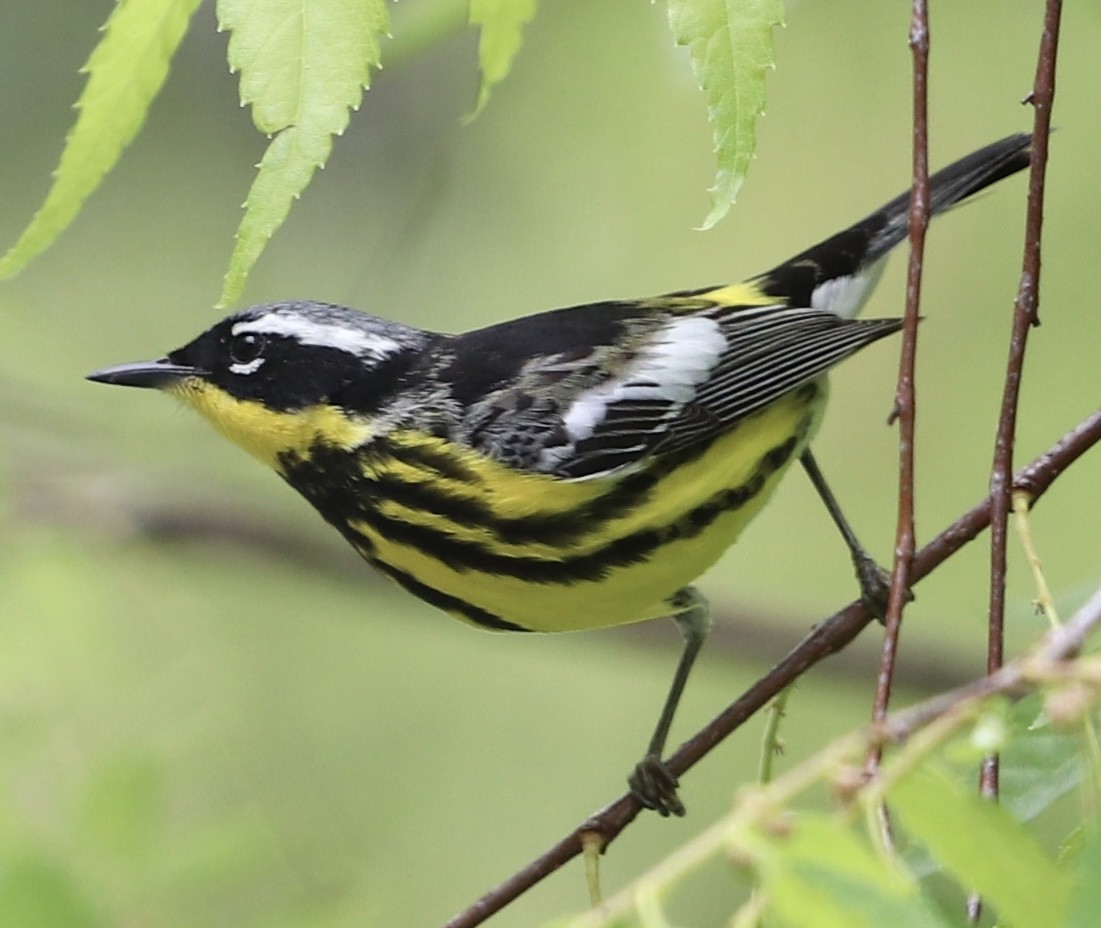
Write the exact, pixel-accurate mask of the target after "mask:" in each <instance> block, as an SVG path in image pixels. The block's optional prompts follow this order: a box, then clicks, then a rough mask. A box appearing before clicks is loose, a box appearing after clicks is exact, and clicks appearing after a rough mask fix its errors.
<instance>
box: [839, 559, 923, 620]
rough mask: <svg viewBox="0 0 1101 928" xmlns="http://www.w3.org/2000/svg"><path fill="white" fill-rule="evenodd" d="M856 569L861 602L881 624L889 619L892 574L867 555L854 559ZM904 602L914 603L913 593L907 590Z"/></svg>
mask: <svg viewBox="0 0 1101 928" xmlns="http://www.w3.org/2000/svg"><path fill="white" fill-rule="evenodd" d="M853 564H854V566H855V567H856V579H857V582H858V583H859V584H860V601H861V602H862V603H864V605H865V606H866V607H867V608H868V611H869V612H870V613H871V614H872V615H874V616H875V617H876V618H877V619H878V620H879V621H880V622H883V621H884V620H885V619H886V618H887V601H888V600H889V599H890V596H891V573H890V571H888V570H886V569H885V568H883V567H880V566H879V565H878V564H877V563H876V562H875V561H873V560H872V559H871V558H870V557H868V556H867V555H864V556H863V557H855V558H853ZM903 600H904V601H905V602H908V603H912V602H913V601H914V594H913V592H912V591H911V590H910V589H909V588H907V589H906V590H905V591H904V592H903Z"/></svg>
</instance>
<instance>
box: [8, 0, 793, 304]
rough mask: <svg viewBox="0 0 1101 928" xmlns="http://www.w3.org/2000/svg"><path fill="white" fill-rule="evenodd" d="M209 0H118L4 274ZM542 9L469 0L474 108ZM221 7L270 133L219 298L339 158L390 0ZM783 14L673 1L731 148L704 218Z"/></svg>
mask: <svg viewBox="0 0 1101 928" xmlns="http://www.w3.org/2000/svg"><path fill="white" fill-rule="evenodd" d="M198 3H199V0H119V3H118V5H117V7H116V8H115V10H114V12H113V13H112V14H111V16H110V18H109V19H108V21H107V25H106V27H105V28H104V32H103V38H102V39H101V41H100V43H99V45H98V46H97V47H96V48H95V50H94V51H93V52H92V54H91V57H90V58H89V59H88V63H87V64H86V65H85V67H84V71H85V72H86V73H87V74H88V83H87V85H86V86H85V89H84V92H83V93H82V94H81V97H80V99H79V100H78V102H77V110H78V117H77V121H76V124H75V125H74V127H73V129H72V131H71V132H70V134H69V137H68V139H67V140H66V144H65V148H64V150H63V152H62V155H61V160H60V163H59V164H58V167H57V170H56V171H55V174H54V183H53V185H52V186H51V188H50V190H49V192H48V194H47V196H46V199H45V202H44V203H43V205H42V207H41V208H40V209H39V210H38V212H37V213H36V214H35V216H34V218H33V219H32V220H31V222H30V224H29V225H28V226H27V227H26V229H25V230H24V231H23V233H22V234H21V235H20V236H19V239H18V240H17V241H16V243H15V244H14V245H13V246H12V248H11V249H10V250H9V251H8V252H7V253H6V254H5V255H3V257H0V277H5V276H11V275H13V274H15V273H17V272H18V271H19V270H20V269H22V268H23V267H24V266H25V265H26V264H27V263H28V262H29V261H31V260H32V259H33V258H34V257H35V256H37V255H38V254H40V253H41V252H42V251H44V250H45V249H46V248H48V247H49V246H50V245H51V244H52V243H53V242H54V241H55V240H56V238H57V237H58V236H59V235H60V234H61V233H62V232H63V231H64V230H65V228H66V227H67V226H68V225H69V223H71V222H72V220H73V219H74V218H75V217H76V215H77V213H78V212H79V210H80V208H81V206H82V205H83V203H84V202H85V200H86V199H87V198H88V197H89V196H90V195H91V194H92V193H93V192H94V191H95V189H96V188H97V187H98V186H99V184H100V182H101V181H102V180H103V178H104V177H105V176H106V174H107V173H108V172H109V171H110V170H111V169H112V168H113V167H114V165H115V164H116V162H117V161H118V159H119V157H120V156H121V154H122V152H123V150H124V149H125V148H126V146H127V145H129V144H130V142H131V141H133V139H134V138H135V136H136V135H137V133H138V132H139V131H140V129H141V127H142V125H143V123H144V122H145V119H146V116H147V114H148V112H149V108H150V107H151V105H152V103H153V101H154V100H155V98H156V96H157V93H158V92H159V91H160V89H161V87H162V85H163V84H164V81H165V78H166V77H167V75H168V71H169V65H170V62H171V60H172V56H173V54H174V53H175V51H176V49H177V48H178V46H179V44H180V42H181V41H182V40H183V37H184V35H185V33H186V30H187V25H188V22H189V21H190V18H191V14H192V13H193V12H194V11H195V9H196V7H197V6H198ZM535 13H536V2H535V0H469V11H468V21H469V23H470V24H471V25H472V26H474V27H476V28H477V29H478V30H479V34H480V38H479V43H478V64H479V67H480V69H481V83H480V86H479V89H478V95H477V100H476V103H475V105H474V109H473V112H472V114H471V118H473V116H476V115H477V114H478V113H480V112H481V111H482V110H483V109H484V108H485V106H486V104H487V103H488V101H489V98H490V95H491V93H492V91H493V89H494V88H495V87H496V86H497V85H498V84H499V83H500V82H501V81H502V80H504V79H505V77H506V76H507V75H508V73H509V71H510V69H511V67H512V65H513V62H514V60H515V58H516V56H517V54H518V53H519V51H520V48H521V45H522V43H523V29H524V26H525V25H526V24H527V23H529V22H530V21H531V20H532V18H533V17H534V16H535ZM217 14H218V23H219V28H221V29H224V30H227V31H228V32H229V33H230V41H229V66H230V70H231V71H233V72H235V73H238V74H239V75H240V97H241V103H242V105H247V106H248V107H250V108H251V111H252V119H253V123H254V124H255V126H256V128H257V129H258V130H259V131H260V132H262V133H263V134H264V135H266V136H267V137H268V138H269V142H268V147H267V150H266V151H265V153H264V155H263V157H262V158H261V160H260V163H259V165H258V166H257V174H256V178H255V180H254V181H253V183H252V186H251V187H250V189H249V191H248V195H247V196H246V198H245V201H244V210H245V212H244V216H243V217H242V219H241V222H240V225H239V226H238V229H237V233H236V242H235V245H234V248H233V252H232V255H231V256H230V259H229V267H228V270H227V272H226V276H225V281H224V285H223V288H222V293H221V299H220V301H219V302H220V304H221V305H227V304H231V303H234V302H236V301H237V300H239V299H240V297H241V294H242V292H243V290H244V287H245V284H246V281H247V279H248V275H249V272H250V271H251V269H252V267H253V266H254V265H255V263H256V261H257V260H258V259H259V257H260V255H261V254H262V253H263V250H264V248H265V246H266V245H267V243H268V241H270V239H271V237H272V236H273V235H274V234H275V232H276V231H277V230H278V229H279V227H280V226H281V225H282V224H283V222H284V221H285V220H286V218H287V215H288V214H289V212H290V209H291V206H292V205H293V203H294V201H295V200H296V199H298V198H299V197H300V196H301V194H302V192H303V191H304V190H305V189H306V187H307V186H308V185H309V183H310V180H311V179H312V178H313V175H314V172H315V171H316V170H317V169H318V168H320V167H323V166H324V165H325V163H326V161H327V160H328V158H329V155H330V154H331V152H332V145H333V141H332V140H333V136H334V135H341V134H342V133H343V132H344V130H345V129H346V128H347V126H348V122H349V115H350V111H351V110H354V109H357V108H358V107H359V104H360V101H361V99H362V93H363V90H364V89H365V88H367V87H369V86H370V77H371V69H372V68H379V67H381V66H382V63H383V53H382V43H381V40H382V38H383V37H385V36H388V35H389V12H388V8H387V4H386V0H310V2H309V3H303V2H302V0H218V4H217ZM781 18H782V6H781V0H669V21H670V24H671V26H672V29H673V35H674V38H675V40H676V41H677V43H678V44H681V45H685V46H687V47H688V51H689V55H690V57H691V60H692V65H693V68H694V70H695V73H696V75H697V78H698V80H699V83H700V86H701V88H702V89H703V90H704V92H705V94H706V97H707V113H708V119H709V121H710V123H711V128H712V135H713V137H714V142H715V151H716V154H717V158H718V174H717V177H716V181H715V184H714V186H713V187H712V207H711V211H710V213H709V214H708V216H707V218H706V219H705V221H704V226H705V227H708V226H711V225H713V224H714V223H715V222H717V221H718V220H719V219H720V218H722V216H723V215H724V214H725V213H726V211H727V210H728V209H729V207H730V205H731V204H732V203H733V201H734V198H735V196H736V195H737V192H738V189H739V187H740V186H741V184H742V181H743V179H744V177H745V174H746V172H747V171H748V169H749V164H750V160H751V158H752V156H753V150H754V147H755V134H754V124H755V121H756V119H757V117H758V116H759V115H760V114H761V113H762V112H763V111H764V75H765V71H766V70H767V69H769V68H771V67H772V66H773V63H772V44H771V30H772V27H773V26H774V25H775V24H777V23H779V22H780V21H781Z"/></svg>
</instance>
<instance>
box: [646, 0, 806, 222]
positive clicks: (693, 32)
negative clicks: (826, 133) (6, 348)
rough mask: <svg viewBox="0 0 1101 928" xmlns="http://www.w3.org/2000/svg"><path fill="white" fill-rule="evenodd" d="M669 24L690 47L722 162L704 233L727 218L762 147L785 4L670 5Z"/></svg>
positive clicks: (677, 0) (682, 1)
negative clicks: (768, 79) (760, 126)
mask: <svg viewBox="0 0 1101 928" xmlns="http://www.w3.org/2000/svg"><path fill="white" fill-rule="evenodd" d="M668 3H669V25H670V27H671V28H672V30H673V36H674V38H675V39H676V42H677V44H678V45H686V46H687V47H688V54H689V56H690V57H691V59H692V69H693V70H694V71H695V73H696V80H697V81H698V82H699V85H700V88H701V89H702V90H703V91H704V93H705V94H706V96H707V119H708V121H709V122H710V123H711V133H712V137H713V139H714V143H715V154H716V157H717V159H718V171H717V173H716V175H715V183H714V185H713V186H712V187H711V188H710V192H711V211H710V212H709V213H708V214H707V218H706V219H704V221H703V225H702V226H701V228H703V229H709V228H711V226H713V225H715V223H717V222H718V221H719V220H720V219H722V218H723V216H725V215H726V213H727V211H728V210H729V209H730V207H731V205H732V204H733V203H734V200H735V198H736V197H737V196H738V190H739V189H740V188H741V186H742V181H743V180H744V179H745V176H746V173H747V172H748V171H749V163H750V161H751V160H752V158H753V152H754V149H755V148H756V141H757V136H756V131H755V129H756V123H757V117H758V116H760V115H761V114H762V113H763V112H764V107H765V72H766V71H768V70H769V69H771V68H772V67H773V66H774V65H773V57H772V29H773V27H774V26H778V25H781V24H782V23H783V18H784V16H783V12H784V10H783V2H782V0H668Z"/></svg>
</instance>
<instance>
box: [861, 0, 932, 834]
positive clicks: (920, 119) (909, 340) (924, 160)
mask: <svg viewBox="0 0 1101 928" xmlns="http://www.w3.org/2000/svg"><path fill="white" fill-rule="evenodd" d="M910 52H911V55H912V57H913V114H914V124H913V139H912V144H913V155H912V161H913V165H912V182H911V192H910V216H909V223H910V229H909V231H910V263H909V265H908V267H907V271H906V312H905V314H904V316H903V329H902V351H901V355H900V357H899V368H898V386H897V387H896V389H895V406H894V416H893V417H892V418H897V419H898V522H897V525H896V528H895V559H894V567H893V570H892V571H891V593H890V597H889V599H888V600H887V615H886V617H885V621H884V624H885V625H886V629H885V631H884V634H883V648H882V653H881V655H880V664H879V675H878V677H877V678H876V689H875V704H874V706H873V708H872V720H873V721H876V722H880V721H882V720H883V719H884V718H886V717H887V708H888V706H889V705H890V701H891V683H892V681H893V680H894V670H895V659H896V657H897V655H898V636H899V632H900V630H901V627H902V610H903V608H904V606H905V605H906V594H907V589H908V587H909V573H910V564H911V562H912V561H913V557H914V550H915V549H916V547H917V543H916V541H915V538H914V423H915V418H916V413H917V397H916V392H915V389H914V367H915V364H916V360H917V335H918V319H919V310H920V306H921V272H922V267H923V264H924V258H925V230H926V229H927V228H928V227H929V107H928V99H929V95H928V80H929V10H928V7H927V5H926V3H925V0H913V3H912V6H911V10H910ZM881 757H882V750H881V748H880V746H879V745H874V746H872V747H871V748H870V750H869V751H868V757H867V759H866V761H865V767H864V769H865V772H866V773H867V775H868V776H872V775H874V774H875V771H876V770H877V769H878V767H879V762H880V759H881ZM882 828H883V832H884V833H883V836H882V837H883V838H884V839H885V840H889V832H888V825H887V822H886V818H885V817H884V818H883V820H882Z"/></svg>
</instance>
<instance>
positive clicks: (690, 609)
mask: <svg viewBox="0 0 1101 928" xmlns="http://www.w3.org/2000/svg"><path fill="white" fill-rule="evenodd" d="M669 604H670V605H671V606H672V607H673V609H675V610H676V611H675V612H674V613H673V616H672V618H673V621H674V622H676V623H677V628H679V629H680V631H681V634H682V635H683V636H684V650H683V651H682V652H681V656H680V661H678V663H677V669H676V672H675V673H674V674H673V684H672V686H670V687H669V695H668V696H666V697H665V705H663V706H662V708H661V715H660V716H659V717H658V724H657V727H656V728H655V729H654V734H653V737H651V738H650V746H649V747H648V748H647V749H646V755H645V756H644V757H643V758H642V760H641V761H639V763H638V765H637V766H636V767H635V769H634V771H632V773H631V775H630V776H629V777H628V778H627V782H628V783H629V784H630V786H631V792H632V793H634V795H635V796H636V797H637V798H638V800H639V801H640V802H641V803H642V804H643V805H644V806H646V808H647V809H653V810H654V811H655V812H658V813H659V814H660V815H662V816H668V815H670V814H672V815H684V803H682V802H681V801H680V797H679V796H677V778H676V777H675V776H674V775H673V773H672V771H670V770H669V768H668V767H666V766H665V762H664V761H663V760H662V759H661V756H662V754H663V753H664V751H665V741H666V738H668V736H669V728H670V726H671V725H672V724H673V716H674V715H675V714H676V711H677V703H679V702H680V697H681V693H683V692H684V684H685V683H686V682H687V681H688V674H689V673H690V672H691V670H692V664H693V663H695V660H696V655H697V654H699V653H700V648H701V647H703V643H704V641H705V640H706V639H707V633H708V632H710V631H711V610H710V608H709V607H708V605H707V600H705V599H704V598H703V597H702V596H700V594H699V593H697V592H696V590H695V589H693V588H692V587H685V588H684V589H683V590H680V591H679V592H677V593H675V594H674V595H673V596H672V597H671V598H670V600H669Z"/></svg>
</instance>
